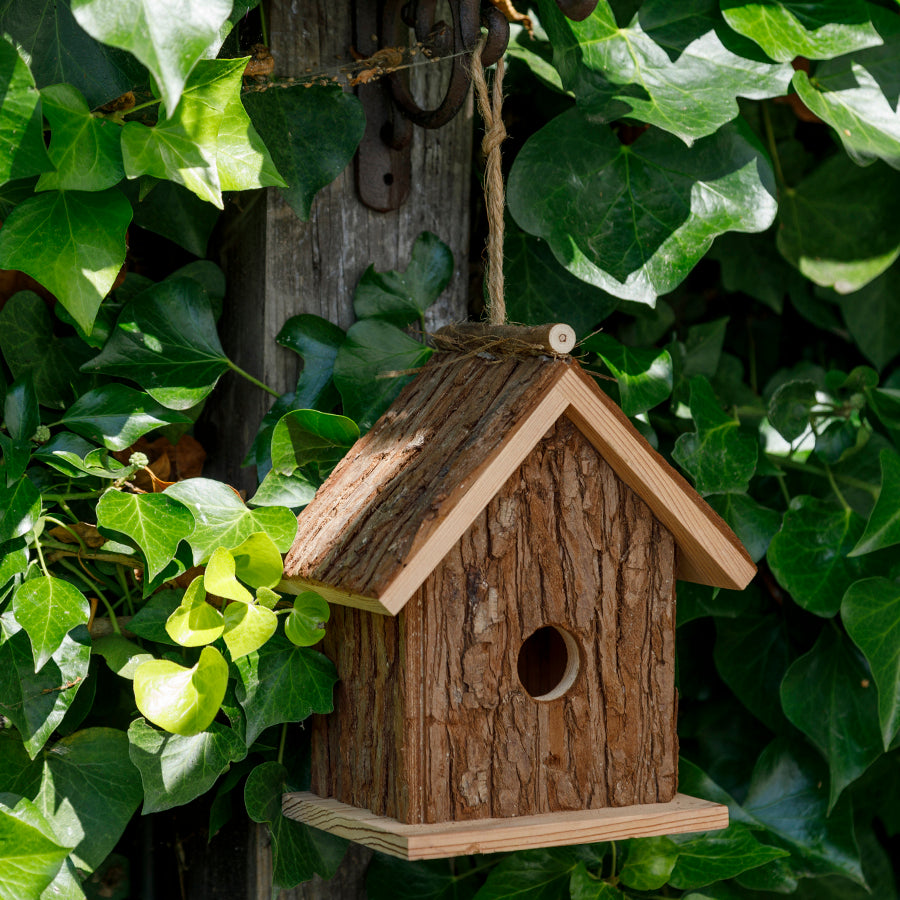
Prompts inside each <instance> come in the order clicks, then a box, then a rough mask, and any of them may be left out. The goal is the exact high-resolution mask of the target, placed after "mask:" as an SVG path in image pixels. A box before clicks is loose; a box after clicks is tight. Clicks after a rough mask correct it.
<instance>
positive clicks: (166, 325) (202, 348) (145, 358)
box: [0, 230, 230, 410]
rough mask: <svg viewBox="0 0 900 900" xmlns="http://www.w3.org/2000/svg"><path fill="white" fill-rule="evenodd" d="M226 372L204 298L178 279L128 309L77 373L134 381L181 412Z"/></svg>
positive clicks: (190, 282) (196, 287)
mask: <svg viewBox="0 0 900 900" xmlns="http://www.w3.org/2000/svg"><path fill="white" fill-rule="evenodd" d="M2 233H3V231H2V230H0V235H2ZM229 366H230V362H229V360H228V357H227V356H225V352H224V351H223V350H222V345H221V344H220V343H219V336H218V334H217V333H216V323H215V319H213V315H212V310H211V309H210V305H209V299H208V297H207V296H206V292H205V291H204V290H203V288H202V287H200V285H199V284H198V283H197V282H196V281H195V280H193V279H189V278H176V279H173V280H169V281H162V282H160V283H159V284H156V285H154V286H153V287H151V288H148V289H147V290H146V291H143V292H142V293H141V294H140V295H139V298H136V299H135V300H133V301H131V302H130V303H127V304H126V305H125V307H124V308H123V310H122V312H121V313H120V314H119V318H118V320H117V321H116V328H115V331H114V332H113V334H112V336H111V337H110V339H109V341H107V343H106V346H105V347H104V348H103V352H102V353H100V354H99V355H98V356H95V357H94V358H93V359H92V360H91V361H90V362H88V363H85V364H84V365H83V366H82V367H81V368H82V370H83V371H86V372H101V373H103V374H106V375H117V376H119V377H122V378H128V379H130V380H132V381H137V382H138V384H140V385H141V387H143V388H144V389H145V390H146V391H147V393H149V394H150V396H151V397H153V399H154V400H156V401H158V402H159V403H161V404H162V405H163V406H165V407H167V408H168V409H176V410H184V409H190V407H192V406H196V405H197V404H198V403H199V402H200V401H201V400H203V399H204V398H206V397H207V395H208V394H209V393H210V392H211V391H212V389H213V388H214V387H215V386H216V383H217V382H218V380H219V378H220V377H221V376H222V374H223V373H224V372H225V371H226V369H228V367H229Z"/></svg>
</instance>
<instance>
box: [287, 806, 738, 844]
mask: <svg viewBox="0 0 900 900" xmlns="http://www.w3.org/2000/svg"><path fill="white" fill-rule="evenodd" d="M282 808H283V811H284V814H285V816H287V817H288V818H289V819H296V820H298V821H300V822H305V823H306V824H307V825H312V826H313V827H314V828H321V829H322V830H323V831H329V832H331V833H332V834H337V835H340V836H341V837H344V838H349V839H350V840H351V841H356V842H357V843H358V844H364V845H365V846H366V847H371V848H372V849H373V850H378V851H380V852H381V853H387V854H388V855H390V856H398V857H400V858H401V859H439V858H441V857H446V856H463V855H468V854H472V853H498V852H500V851H509V850H528V849H532V848H534V847H557V846H562V845H566V844H588V843H593V842H594V841H613V840H615V841H618V840H622V839H624V838H633V837H650V836H654V835H662V834H679V833H682V832H686V831H713V830H716V829H719V828H727V827H728V807H727V806H721V805H720V804H718V803H711V802H710V801H709V800H699V799H697V798H696V797H689V796H687V795H686V794H677V795H676V796H675V799H674V800H672V801H671V802H670V803H652V804H646V805H643V806H624V807H617V808H607V809H590V810H583V811H576V812H560V813H545V814H543V815H538V816H517V817H515V818H510V819H479V820H476V821H471V822H443V823H440V824H438V825H406V824H404V823H403V822H398V821H397V820H396V819H391V818H388V817H386V816H376V815H375V814H374V813H372V812H369V810H367V809H357V808H356V807H354V806H349V805H348V804H346V803H341V802H340V801H339V800H331V799H328V798H323V797H318V796H317V795H316V794H311V793H308V792H298V793H294V794H285V795H284V799H283V802H282Z"/></svg>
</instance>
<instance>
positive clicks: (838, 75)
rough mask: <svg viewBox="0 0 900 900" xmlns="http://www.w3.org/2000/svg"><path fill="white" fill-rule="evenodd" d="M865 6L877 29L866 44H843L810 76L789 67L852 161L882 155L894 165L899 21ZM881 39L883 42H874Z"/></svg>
mask: <svg viewBox="0 0 900 900" xmlns="http://www.w3.org/2000/svg"><path fill="white" fill-rule="evenodd" d="M860 5H863V4H860ZM866 6H867V7H868V10H867V11H866V12H865V13H864V14H865V15H866V16H868V15H869V11H871V15H872V17H873V21H874V24H875V28H876V29H877V31H875V38H876V40H875V41H873V42H872V43H871V44H868V45H865V46H868V47H871V49H868V50H864V49H862V48H859V47H854V48H848V51H847V52H846V55H841V56H839V58H838V59H835V60H831V61H829V62H826V63H821V64H820V65H818V66H816V71H815V75H814V76H813V77H812V78H810V76H809V75H807V73H806V72H802V71H798V72H795V73H794V80H793V85H794V89H795V90H796V91H797V94H798V95H799V97H800V99H801V100H802V101H803V103H804V105H805V106H807V107H808V108H809V109H810V110H811V111H812V112H814V113H815V114H816V115H817V116H818V117H819V118H820V119H823V120H824V121H825V122H827V123H828V124H829V125H831V126H832V128H834V130H835V133H836V134H837V136H838V137H839V138H840V140H841V143H842V144H843V145H844V149H845V150H846V151H847V153H848V154H849V156H850V158H851V159H853V161H854V162H856V163H858V164H859V165H861V166H864V165H868V164H869V163H870V162H871V161H872V160H873V159H883V160H884V161H885V162H886V163H887V164H888V165H890V166H892V167H893V168H895V169H897V168H900V115H898V113H897V109H896V105H897V104H896V101H897V91H898V89H900V78H898V76H897V62H898V59H900V24H898V22H897V15H896V13H895V12H888V11H887V10H881V9H878V8H877V7H875V6H871V5H868V4H866ZM873 30H874V29H873ZM882 40H883V42H884V44H883V46H875V44H881V43H882ZM850 50H855V51H857V52H850ZM805 55H807V56H808V55H809V54H805ZM835 55H837V54H835Z"/></svg>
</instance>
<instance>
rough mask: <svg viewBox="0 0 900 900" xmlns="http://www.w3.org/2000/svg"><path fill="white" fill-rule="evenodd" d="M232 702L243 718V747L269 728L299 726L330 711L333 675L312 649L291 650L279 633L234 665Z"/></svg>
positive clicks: (325, 661)
mask: <svg viewBox="0 0 900 900" xmlns="http://www.w3.org/2000/svg"><path fill="white" fill-rule="evenodd" d="M234 668H235V669H236V671H237V675H238V684H237V691H236V695H237V700H238V702H239V703H240V704H241V707H242V708H243V710H244V713H245V714H246V717H247V739H246V742H247V746H248V747H249V746H250V745H251V744H252V743H253V742H254V741H255V740H256V739H257V738H258V737H259V735H260V734H262V732H263V731H264V730H265V729H266V728H268V727H269V726H271V725H281V724H282V723H283V722H302V721H303V720H304V719H305V718H306V717H307V716H309V715H310V713H314V712H315V713H327V712H331V711H332V709H333V702H332V689H333V687H334V685H335V683H336V682H337V674H336V673H335V670H334V666H333V665H332V663H331V661H330V660H329V659H327V658H326V657H324V656H323V655H322V654H321V653H317V652H316V651H315V650H308V649H306V648H305V647H295V646H294V645H293V644H292V643H291V642H290V641H288V640H287V639H286V638H284V637H282V636H281V635H279V634H276V635H274V636H273V637H272V638H271V639H270V640H269V641H267V642H266V643H265V644H264V645H263V646H262V647H260V649H259V650H255V651H254V652H252V653H250V654H248V655H247V656H242V657H241V658H240V659H238V660H236V661H235V663H234Z"/></svg>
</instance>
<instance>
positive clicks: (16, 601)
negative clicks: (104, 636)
mask: <svg viewBox="0 0 900 900" xmlns="http://www.w3.org/2000/svg"><path fill="white" fill-rule="evenodd" d="M12 608H13V613H14V614H15V617H16V621H17V622H18V623H19V624H20V625H21V626H22V627H23V628H24V629H25V630H26V631H27V632H28V637H29V639H30V641H31V648H32V652H33V653H34V671H35V672H40V670H41V669H42V668H43V666H44V663H46V662H47V661H48V660H49V659H50V658H51V657H52V656H53V654H54V653H56V651H57V650H58V649H59V648H60V646H61V645H62V642H63V641H64V640H65V637H66V635H67V634H68V633H69V632H70V631H71V630H72V629H73V628H75V627H76V626H77V625H87V621H88V618H89V617H90V614H91V610H90V606H89V605H88V602H87V598H86V597H85V596H84V594H82V593H81V591H79V590H78V589H77V588H76V587H73V586H72V585H71V584H69V582H68V581H63V580H62V579H61V578H52V577H51V576H49V575H45V576H43V577H42V578H32V579H29V580H28V581H26V582H24V583H23V584H20V585H19V587H18V588H17V589H16V592H15V594H14V595H13V607H12Z"/></svg>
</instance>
